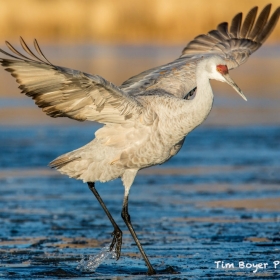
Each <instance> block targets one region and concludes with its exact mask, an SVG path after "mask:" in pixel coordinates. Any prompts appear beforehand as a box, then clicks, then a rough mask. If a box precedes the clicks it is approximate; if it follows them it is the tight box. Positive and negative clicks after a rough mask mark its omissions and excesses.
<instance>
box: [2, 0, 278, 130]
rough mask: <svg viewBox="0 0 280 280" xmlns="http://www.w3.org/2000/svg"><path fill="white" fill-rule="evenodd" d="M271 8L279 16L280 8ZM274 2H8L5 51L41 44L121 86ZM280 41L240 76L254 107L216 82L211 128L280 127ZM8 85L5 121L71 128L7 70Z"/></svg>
mask: <svg viewBox="0 0 280 280" xmlns="http://www.w3.org/2000/svg"><path fill="white" fill-rule="evenodd" d="M270 2H271V3H272V4H273V6H272V10H273V11H274V10H275V9H276V7H277V5H279V3H280V2H279V0H273V1H270ZM266 4H267V1H266V0H256V1H253V0H252V1H251V0H247V1H232V0H213V1H207V0H197V1H186V0H176V1H168V0H155V1H148V0H143V1H128V0H119V1H114V0H103V1H101V0H100V1H99V0H95V1H90V0H80V1H75V0H69V1H65V0H49V1H42V0H25V1H15V0H12V1H5V0H0V7H1V9H0V47H2V48H4V49H5V48H6V47H5V43H4V42H5V40H8V41H9V42H10V43H12V44H13V45H15V46H16V47H19V36H22V37H23V38H24V39H25V41H26V42H27V43H28V44H30V45H31V47H32V44H33V39H34V38H36V39H37V40H38V41H39V43H40V45H41V48H42V50H43V52H44V53H45V55H46V56H47V57H48V58H49V60H50V61H51V62H52V63H53V64H56V65H60V66H66V67H69V68H73V69H79V70H81V71H84V72H88V73H91V74H99V75H101V76H103V77H104V78H106V79H108V80H110V81H112V82H113V83H116V84H117V85H119V84H121V83H122V82H123V81H125V80H126V79H128V78H129V77H131V76H133V75H135V74H137V73H140V72H142V71H144V70H146V69H149V68H152V67H155V66H158V65H162V64H164V63H167V62H170V61H172V60H174V59H176V58H177V57H178V56H179V55H180V53H181V51H182V49H183V48H184V47H185V46H186V44H187V43H188V42H189V41H190V40H191V39H193V38H194V37H195V36H197V35H198V34H202V33H207V32H208V31H210V30H212V29H215V28H216V26H217V25H218V24H219V23H221V22H223V21H229V22H230V21H231V19H232V18H233V16H234V15H236V14H237V13H238V12H243V13H244V14H246V13H247V12H248V11H249V10H250V9H251V8H252V7H253V6H256V5H258V6H259V9H262V8H263V7H264V6H265V5H266ZM279 38H280V26H279V24H278V26H277V27H276V28H275V30H274V32H273V33H272V34H271V36H270V37H269V38H268V40H267V42H265V44H264V46H263V47H262V48H261V49H260V50H258V52H257V53H255V54H253V56H252V57H251V58H250V59H249V61H248V62H247V63H246V64H245V65H242V67H240V68H238V69H236V70H234V71H233V73H232V76H233V78H234V79H235V80H236V83H237V84H238V85H239V86H240V87H241V89H242V90H243V91H244V93H245V95H246V96H248V98H249V102H247V103H246V102H243V100H241V99H240V98H239V97H238V96H236V94H235V92H232V90H231V89H230V88H229V87H228V86H227V85H224V84H221V83H219V82H215V81H214V82H212V84H213V87H214V91H215V93H216V97H217V98H216V102H215V107H214V110H213V112H212V114H211V115H210V118H209V119H208V120H207V123H208V124H210V123H211V124H223V125H228V124H230V123H232V124H238V125H239V124H250V123H251V124H252V123H258V124H267V123H271V122H272V123H275V122H276V123H278V122H279V121H280V120H279V118H278V107H279V98H280V94H279V90H278V89H279V86H280V79H279V65H280V60H279V59H280V58H279V56H280V47H279V46H280V45H279V44H280V43H279V41H280V39H279ZM0 79H1V81H5V82H4V83H3V82H2V83H1V88H0V98H1V99H0V123H2V124H14V125H18V124H23V123H24V124H29V125H30V124H32V123H33V122H35V123H36V122H38V121H39V120H40V122H43V123H52V124H54V123H57V124H60V123H69V120H64V119H59V120H55V121H54V120H52V119H51V118H49V117H46V116H44V114H42V113H41V111H40V109H38V108H35V106H33V105H32V104H33V103H32V101H31V100H29V99H27V98H26V97H24V96H22V95H21V94H20V93H19V90H18V89H17V84H16V83H15V81H14V79H13V78H12V77H10V75H9V74H8V73H5V71H0ZM276 104H277V105H276ZM15 107H16V108H15ZM15 110H17V113H15ZM19 110H20V112H21V113H20V114H19ZM225 111H226V114H224V113H225ZM19 115H20V116H19ZM34 116H36V118H35V117H34ZM70 122H71V123H73V121H70ZM207 123H206V124H207Z"/></svg>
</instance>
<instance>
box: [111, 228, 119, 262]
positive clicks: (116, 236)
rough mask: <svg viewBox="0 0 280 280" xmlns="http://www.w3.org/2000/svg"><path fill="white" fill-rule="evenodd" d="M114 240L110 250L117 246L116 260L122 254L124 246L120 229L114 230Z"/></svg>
mask: <svg viewBox="0 0 280 280" xmlns="http://www.w3.org/2000/svg"><path fill="white" fill-rule="evenodd" d="M112 236H113V240H112V243H111V245H110V251H112V250H113V249H114V247H115V252H116V260H118V259H119V258H120V256H121V248H122V231H121V230H120V229H119V228H118V229H114V231H113V232H112Z"/></svg>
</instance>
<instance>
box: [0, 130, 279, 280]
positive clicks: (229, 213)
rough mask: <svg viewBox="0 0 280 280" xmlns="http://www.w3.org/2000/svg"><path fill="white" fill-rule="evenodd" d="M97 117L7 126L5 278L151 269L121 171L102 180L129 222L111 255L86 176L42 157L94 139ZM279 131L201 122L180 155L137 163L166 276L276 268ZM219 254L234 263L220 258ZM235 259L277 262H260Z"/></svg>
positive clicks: (144, 222) (109, 200) (157, 262)
mask: <svg viewBox="0 0 280 280" xmlns="http://www.w3.org/2000/svg"><path fill="white" fill-rule="evenodd" d="M97 127H98V126H94V125H93V126H90V125H86V126H82V127H79V126H65V127H60V126H56V127H48V126H37V127H21V128H18V127H17V128H15V127H10V128H8V127H1V128H0V147H1V150H0V152H1V162H0V166H1V171H0V181H1V184H0V218H1V220H0V223H1V224H0V226H1V232H0V245H1V250H0V255H1V265H0V277H2V278H3V279H7V278H12V279H19V278H21V279H30V278H50V279H53V278H56V277H57V278H61V277H62V278H66V277H68V278H71V277H76V278H78V279H83V278H84V277H88V276H90V277H91V279H108V278H110V279H117V278H114V277H119V278H118V279H124V278H125V277H128V276H131V277H136V276H135V275H138V276H137V277H140V278H139V279H142V278H143V279H144V278H145V277H146V276H145V273H146V267H145V264H144V262H143V260H142V258H141V256H140V254H139V252H138V250H137V247H136V246H135V244H134V242H133V240H132V238H131V236H130V234H129V232H128V230H127V229H126V227H125V224H124V223H123V221H122V219H121V217H120V212H121V206H122V199H123V187H122V184H121V182H120V180H116V181H112V182H108V183H105V184H101V183H98V184H97V189H98V191H99V192H100V195H101V196H102V198H103V199H104V201H105V203H106V205H107V207H108V208H109V210H110V211H111V213H112V214H113V216H114V218H115V220H116V222H117V223H118V224H119V226H120V227H121V229H122V230H123V232H124V237H123V248H122V256H121V258H120V260H118V261H116V260H115V259H113V258H111V255H110V254H109V255H108V258H107V259H105V258H103V257H106V254H107V253H106V248H107V247H108V244H109V243H110V241H111V232H112V230H113V229H112V227H111V225H110V223H109V221H108V220H107V218H106V217H105V215H104V213H103V210H102V209H101V207H100V206H99V204H98V203H97V201H96V200H95V198H94V196H92V195H91V194H90V192H89V190H88V188H87V187H86V185H84V184H83V183H81V182H79V181H76V180H73V179H69V178H67V177H66V176H62V175H59V174H58V173H57V172H56V171H55V170H49V169H48V168H47V167H46V165H47V163H48V162H49V161H51V160H52V159H53V158H54V157H56V156H58V155H59V154H61V153H64V152H66V151H67V150H71V149H75V148H77V146H79V145H83V144H85V143H86V142H88V141H90V139H91V138H92V136H93V131H94V130H95V129H97ZM69 139H72V141H69ZM73 139H74V140H73ZM279 139H280V128H279V127H278V126H270V127H260V126H257V127H243V128H241V127H230V128H224V127H216V128H215V127H200V128H198V129H197V130H195V131H194V132H193V133H191V134H190V135H189V137H188V138H187V139H186V142H185V144H184V146H183V148H182V150H181V151H180V153H179V154H178V155H177V156H176V157H174V158H172V159H171V160H170V161H169V162H167V163H166V164H164V165H162V166H160V167H156V168H150V169H147V170H143V171H142V172H140V173H139V175H138V176H137V177H136V180H135V183H134V185H133V187H132V189H131V195H130V201H129V207H130V214H131V217H132V223H133V224H134V226H135V230H136V232H137V233H138V235H139V239H140V240H141V242H142V245H143V246H144V248H145V250H146V253H147V255H148V256H149V257H150V261H151V263H152V264H153V265H154V266H155V269H156V270H157V271H158V272H159V273H161V271H164V272H162V274H161V275H165V276H164V277H165V279H176V277H175V275H173V274H170V273H171V272H170V271H174V270H175V272H179V273H180V276H178V277H179V278H178V279H182V278H181V277H187V278H188V279H198V278H199V279H204V278H205V279H208V278H209V277H210V278H212V279H215V277H216V278H217V279H218V278H223V279H226V278H228V279H231V278H232V277H235V276H236V275H239V276H238V277H240V279H242V277H243V278H244V279H246V277H249V276H250V277H253V276H254V277H255V276H256V275H257V276H259V277H262V278H267V279H273V277H274V279H276V278H277V277H278V276H279V269H274V268H273V262H274V261H277V260H278V259H279V245H280V243H279V222H280V214H279V205H280V188H279V184H280V175H279V174H280V154H279V151H280V141H279ZM65 143H67V146H66V145H65ZM104 247H105V254H104V251H103V250H102V248H104ZM100 250H101V251H100ZM103 254H104V255H103ZM102 255H103V256H102ZM95 257H101V258H100V259H99V260H96V259H94V258H95ZM81 260H83V261H82V262H81ZM215 261H224V262H225V263H226V262H228V263H232V262H233V263H234V264H235V268H234V269H223V268H216V264H215ZM239 261H245V262H250V263H264V262H267V263H269V266H268V267H267V269H259V271H258V272H257V273H253V272H252V270H250V269H241V268H239V267H237V266H238V263H239ZM77 265H78V266H79V269H78V270H77V269H76V268H77ZM169 267H171V269H170V270H168V268H169ZM168 271H169V272H168ZM133 275H134V276H133ZM141 277H142V278H141ZM162 277H163V276H162ZM174 277H175V278H174ZM275 277H276V278H275ZM125 279H127V278H125ZM133 279H134V278H133ZM136 279H138V278H136Z"/></svg>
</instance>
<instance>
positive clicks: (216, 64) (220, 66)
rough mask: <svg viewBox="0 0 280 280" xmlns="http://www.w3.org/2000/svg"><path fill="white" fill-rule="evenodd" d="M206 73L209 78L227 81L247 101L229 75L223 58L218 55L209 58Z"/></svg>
mask: <svg viewBox="0 0 280 280" xmlns="http://www.w3.org/2000/svg"><path fill="white" fill-rule="evenodd" d="M208 73H209V78H210V79H214V80H217V81H220V82H225V83H228V84H229V85H230V86H232V87H233V88H234V90H235V91H237V93H238V94H239V95H240V96H241V97H242V98H243V99H244V100H246V101H247V98H246V97H245V95H244V94H243V92H242V91H241V89H240V88H239V87H238V86H237V84H236V83H235V82H234V81H233V80H232V78H231V77H230V75H229V73H228V67H227V65H226V63H225V60H223V59H221V58H220V57H214V59H211V62H210V69H209V71H208Z"/></svg>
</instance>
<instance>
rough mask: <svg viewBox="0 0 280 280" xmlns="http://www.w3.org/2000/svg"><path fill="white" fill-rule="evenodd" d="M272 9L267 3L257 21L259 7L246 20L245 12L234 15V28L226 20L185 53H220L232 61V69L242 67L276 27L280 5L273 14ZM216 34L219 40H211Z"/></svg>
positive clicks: (187, 55)
mask: <svg viewBox="0 0 280 280" xmlns="http://www.w3.org/2000/svg"><path fill="white" fill-rule="evenodd" d="M270 10H271V4H269V5H267V6H265V7H264V8H263V10H262V11H261V13H260V14H259V16H258V18H257V20H256V21H255V19H256V15H257V11H258V7H254V8H252V9H251V10H250V11H249V13H248V14H247V16H246V17H245V20H244V22H243V24H242V13H239V14H237V15H236V16H235V17H234V18H233V19H232V22H231V26H230V30H228V24H227V23H226V22H224V23H221V24H219V25H218V26H217V29H216V30H214V31H213V30H212V31H210V32H209V33H208V34H206V35H199V36H198V37H196V38H195V39H194V40H192V41H191V42H190V43H189V44H188V45H187V46H186V47H185V48H184V49H183V52H182V55H181V57H187V58H190V57H192V56H194V55H206V54H217V55H220V56H222V57H224V58H225V59H226V60H228V61H229V63H228V67H229V68H230V69H232V68H235V67H238V66H239V65H240V64H242V63H244V62H245V61H246V60H247V58H248V57H249V56H250V55H251V54H252V53H253V52H254V51H256V50H257V49H258V48H259V47H260V46H261V45H262V44H263V43H264V41H265V40H266V39H267V37H268V36H269V35H270V33H271V32H272V31H273V29H274V28H275V26H276V24H277V22H278V20H279V15H280V8H277V9H276V10H275V12H274V13H273V14H272V16H271V17H270V18H269V14H270ZM213 38H215V39H216V40H217V41H216V42H214V41H213V40H211V39H213Z"/></svg>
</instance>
